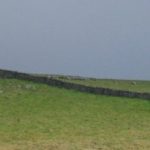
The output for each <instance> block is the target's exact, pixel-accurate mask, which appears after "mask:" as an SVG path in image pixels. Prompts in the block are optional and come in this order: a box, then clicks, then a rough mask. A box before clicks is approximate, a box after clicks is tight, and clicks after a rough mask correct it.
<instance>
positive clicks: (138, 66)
mask: <svg viewBox="0 0 150 150" xmlns="http://www.w3.org/2000/svg"><path fill="white" fill-rule="evenodd" d="M149 6H150V1H148V0H143V1H141V0H126V1H122V0H120V1H118V0H101V1H99V0H94V1H91V0H52V1H49V0H42V1H41V0H26V1H20V0H13V1H11V0H2V1H0V19H1V20H0V68H2V69H10V70H16V71H21V72H31V73H46V74H64V75H78V76H87V77H96V78H109V79H141V80H150V70H149V66H150V41H149V40H150V19H149V14H150V9H149Z"/></svg>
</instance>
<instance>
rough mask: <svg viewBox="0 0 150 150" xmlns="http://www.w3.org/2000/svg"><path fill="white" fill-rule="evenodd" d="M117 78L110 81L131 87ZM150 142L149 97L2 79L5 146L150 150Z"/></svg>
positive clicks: (1, 138) (17, 149)
mask: <svg viewBox="0 0 150 150" xmlns="http://www.w3.org/2000/svg"><path fill="white" fill-rule="evenodd" d="M75 82H78V81H75ZM80 82H81V83H83V82H84V81H80ZM94 82H95V81H93V83H92V81H90V82H89V81H88V82H87V83H86V84H94ZM106 82H107V81H105V80H102V81H96V83H97V85H100V84H101V85H102V83H103V85H105V84H104V83H106ZM116 82H118V83H115V82H114V81H112V82H111V84H110V83H109V84H108V83H107V84H108V86H109V87H113V84H114V86H115V87H117V86H116V85H115V84H118V85H119V87H122V88H125V89H126V88H127V87H128V84H127V85H126V84H124V85H121V82H119V81H116ZM123 83H124V82H123ZM138 84H139V83H138V82H137V84H136V85H134V88H133V89H134V90H138V91H139V90H140V87H139V86H138ZM97 85H94V86H97ZM101 85H100V86H101ZM125 85H126V87H125ZM141 85H143V86H141V89H142V90H140V91H148V85H150V83H149V82H147V83H145V82H141ZM135 87H136V88H135ZM149 141H150V102H149V101H144V100H142V101H141V100H137V99H129V98H119V97H107V96H98V95H94V94H87V93H80V92H76V91H72V90H65V89H59V88H54V87H49V86H47V85H43V84H35V83H32V82H26V81H19V80H13V79H0V150H149V149H150V142H149Z"/></svg>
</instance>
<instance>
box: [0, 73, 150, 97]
mask: <svg viewBox="0 0 150 150" xmlns="http://www.w3.org/2000/svg"><path fill="white" fill-rule="evenodd" d="M0 78H7V79H9V78H10V79H12V78H13V79H20V80H27V81H33V82H36V83H44V84H47V85H50V86H56V87H59V88H65V89H73V90H76V91H80V92H86V93H93V94H99V95H109V96H120V97H129V98H140V99H147V100H150V93H139V92H130V91H123V90H114V89H109V88H101V87H90V86H85V85H80V84H75V83H69V82H65V81H60V80H57V79H54V78H51V77H46V76H45V77H44V76H36V75H32V74H26V73H19V72H16V71H8V70H0Z"/></svg>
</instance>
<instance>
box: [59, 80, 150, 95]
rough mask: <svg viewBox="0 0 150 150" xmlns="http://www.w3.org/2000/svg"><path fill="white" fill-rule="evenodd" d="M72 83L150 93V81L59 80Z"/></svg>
mask: <svg viewBox="0 0 150 150" xmlns="http://www.w3.org/2000/svg"><path fill="white" fill-rule="evenodd" d="M57 79H59V80H63V81H66V82H71V83H78V84H82V85H87V86H92V87H104V88H111V89H117V90H127V91H134V92H146V93H150V81H138V80H114V79H112V80H111V79H85V80H79V79H67V78H65V77H64V78H61V77H60V78H57Z"/></svg>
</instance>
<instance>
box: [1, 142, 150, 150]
mask: <svg viewBox="0 0 150 150" xmlns="http://www.w3.org/2000/svg"><path fill="white" fill-rule="evenodd" d="M149 149H150V143H149V142H148V141H146V140H137V141H130V142H129V141H118V142H116V141H108V142H106V141H94V140H87V141H84V140H83V141H82V140H81V141H78V142H75V141H67V142H66V141H56V140H54V141H52V140H51V141H46V142H45V141H41V142H40V141H39V142H22V143H17V144H3V145H0V150H149Z"/></svg>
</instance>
